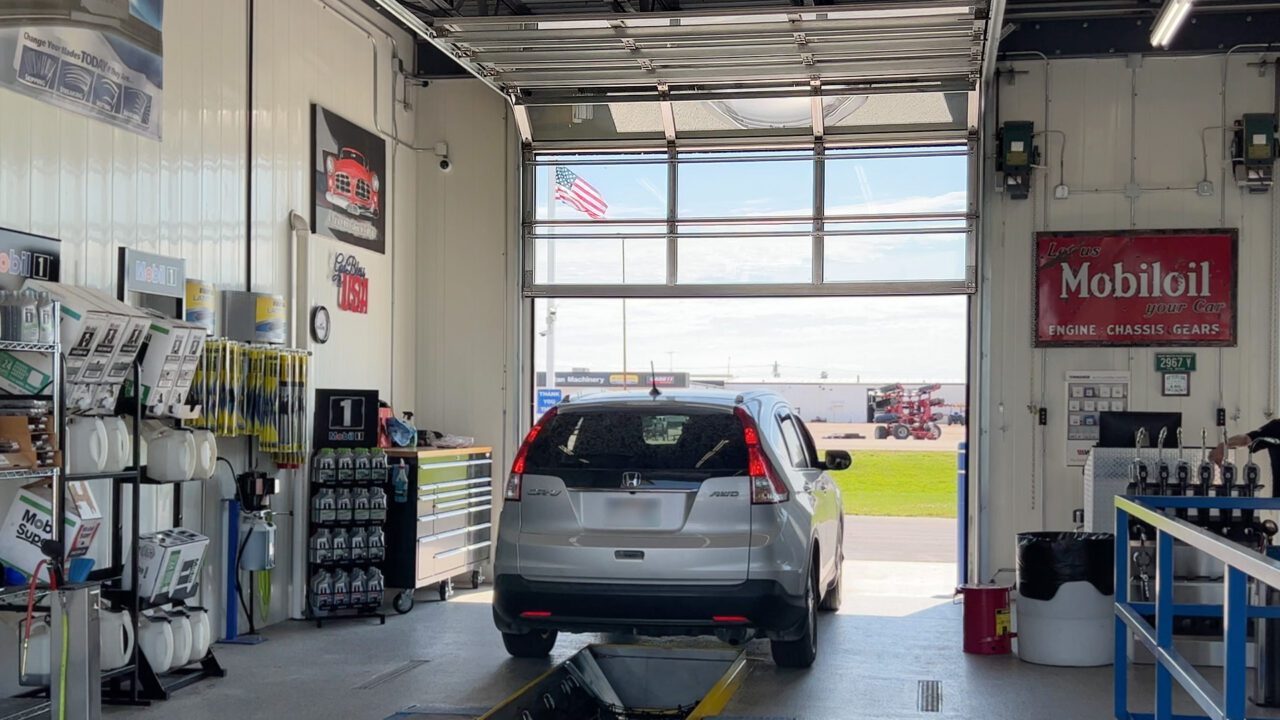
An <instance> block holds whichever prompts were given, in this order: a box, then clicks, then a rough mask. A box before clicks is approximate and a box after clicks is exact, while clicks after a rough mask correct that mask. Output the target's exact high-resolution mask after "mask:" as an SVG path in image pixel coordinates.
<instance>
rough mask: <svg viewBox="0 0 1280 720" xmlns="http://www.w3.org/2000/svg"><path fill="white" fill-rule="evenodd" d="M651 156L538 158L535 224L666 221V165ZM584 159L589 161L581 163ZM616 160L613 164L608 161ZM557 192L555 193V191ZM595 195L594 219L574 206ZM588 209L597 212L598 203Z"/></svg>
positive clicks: (535, 171)
mask: <svg viewBox="0 0 1280 720" xmlns="http://www.w3.org/2000/svg"><path fill="white" fill-rule="evenodd" d="M654 159H655V158H654V156H652V155H647V156H646V155H616V156H591V157H590V158H584V157H583V156H572V155H568V156H550V157H548V156H541V157H539V158H538V160H539V164H538V165H536V166H534V168H532V169H533V177H534V179H535V182H536V183H537V184H536V186H535V187H534V216H535V218H536V219H537V220H538V221H550V220H554V221H557V222H559V221H576V222H586V223H590V222H593V221H595V220H598V219H605V220H665V219H666V217H667V164H666V160H665V158H662V157H659V158H656V162H645V160H654ZM585 160H589V162H588V161H585ZM610 161H614V162H610ZM557 190H559V193H557ZM571 196H576V197H577V198H579V199H581V198H582V197H583V196H595V198H598V199H599V200H603V205H604V207H603V210H602V212H601V213H596V214H597V215H600V217H594V216H593V215H592V214H589V213H588V212H585V211H584V210H582V209H579V208H577V207H575V206H574V205H573V202H572V201H573V200H574V197H571ZM591 202H593V203H595V204H593V205H592V206H591V209H593V210H598V209H600V204H598V201H594V200H593V201H591Z"/></svg>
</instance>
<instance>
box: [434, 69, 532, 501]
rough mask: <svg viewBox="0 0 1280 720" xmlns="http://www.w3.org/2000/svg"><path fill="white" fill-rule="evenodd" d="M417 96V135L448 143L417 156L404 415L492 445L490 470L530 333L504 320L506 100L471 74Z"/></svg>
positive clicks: (501, 467) (511, 269) (508, 271)
mask: <svg viewBox="0 0 1280 720" xmlns="http://www.w3.org/2000/svg"><path fill="white" fill-rule="evenodd" d="M417 103H418V137H419V138H420V142H421V144H423V145H433V144H434V143H437V142H446V143H448V146H449V158H450V160H451V161H452V163H453V168H452V170H451V171H450V172H448V173H443V172H441V171H440V169H439V166H438V158H437V157H436V156H435V155H434V154H431V153H426V154H425V155H424V157H423V162H422V163H421V164H420V173H421V174H420V176H419V183H420V184H419V189H420V191H421V192H420V194H419V199H418V202H419V205H418V236H419V239H420V243H419V246H418V256H417V283H418V296H417V313H418V316H417V332H418V335H417V343H418V346H417V354H418V357H419V358H422V359H423V360H421V361H419V362H418V363H417V373H418V375H417V383H418V385H417V406H416V410H417V411H418V416H417V418H416V420H415V421H416V422H417V424H418V426H419V427H425V428H431V429H433V430H438V431H442V432H451V433H455V434H459V435H470V436H473V437H475V438H476V442H477V444H480V445H492V446H493V447H494V455H493V466H494V473H495V477H498V476H499V475H500V474H501V473H504V472H505V471H506V468H507V467H509V462H510V461H509V453H508V451H509V449H510V448H508V447H506V445H507V443H509V442H511V441H512V438H515V439H517V440H518V436H517V433H518V432H519V423H520V420H521V419H522V418H524V417H526V416H527V415H528V413H527V412H525V413H524V414H521V412H520V411H518V410H516V408H521V407H524V408H527V407H528V402H529V401H528V397H529V395H528V394H527V393H529V392H530V391H529V390H528V386H527V385H523V387H525V390H524V392H525V393H526V394H524V395H521V394H520V390H519V388H520V387H521V386H522V383H523V382H527V381H528V380H530V379H531V378H530V377H529V376H528V372H527V368H526V369H525V371H524V372H523V373H522V372H521V371H519V370H518V369H516V367H515V365H514V363H515V358H516V353H517V351H518V350H519V349H520V346H521V344H524V348H525V352H526V353H529V352H531V351H530V350H529V348H530V344H531V343H532V340H531V338H529V337H527V335H526V334H521V333H520V332H518V331H517V329H516V314H515V308H516V307H517V306H518V305H517V303H518V300H517V298H518V293H519V291H520V282H519V273H518V271H517V269H516V268H517V265H516V264H515V263H516V260H517V253H516V252H515V248H516V239H517V237H518V235H519V233H518V228H519V219H518V215H517V213H518V208H519V190H518V180H519V165H520V152H519V145H518V140H517V138H516V135H515V129H514V126H513V124H512V122H511V120H510V118H509V115H508V108H507V104H506V102H505V101H504V100H503V99H502V98H501V97H500V96H499V95H498V94H497V93H494V92H493V91H492V90H490V89H489V88H488V87H486V86H485V85H483V84H482V83H480V82H479V81H477V80H447V81H440V82H434V83H432V84H431V86H430V87H428V88H425V89H423V90H421V91H419V93H418V95H417ZM427 358H429V360H427ZM522 398H523V400H522ZM498 486H499V484H498V483H495V485H494V487H495V489H498ZM499 491H500V490H499ZM495 522H496V517H495Z"/></svg>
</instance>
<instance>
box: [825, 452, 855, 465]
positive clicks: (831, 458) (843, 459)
mask: <svg viewBox="0 0 1280 720" xmlns="http://www.w3.org/2000/svg"><path fill="white" fill-rule="evenodd" d="M826 466H827V469H828V470H848V469H849V468H850V467H852V466H853V456H852V455H850V454H849V452H848V451H847V450H828V451H827V459H826Z"/></svg>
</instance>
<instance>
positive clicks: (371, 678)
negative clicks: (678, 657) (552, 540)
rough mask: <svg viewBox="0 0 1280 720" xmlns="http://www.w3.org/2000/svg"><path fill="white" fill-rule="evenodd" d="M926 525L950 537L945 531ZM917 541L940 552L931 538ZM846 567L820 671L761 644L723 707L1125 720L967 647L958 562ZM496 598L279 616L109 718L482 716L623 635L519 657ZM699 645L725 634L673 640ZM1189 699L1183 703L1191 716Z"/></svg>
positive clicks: (1142, 673) (1100, 693)
mask: <svg viewBox="0 0 1280 720" xmlns="http://www.w3.org/2000/svg"><path fill="white" fill-rule="evenodd" d="M920 527H924V528H926V529H927V531H928V532H926V535H929V534H932V535H934V536H936V537H935V540H936V541H937V542H939V543H940V542H942V538H941V535H942V533H943V531H944V530H946V529H947V528H946V527H945V526H944V525H941V524H934V525H924V526H917V529H918V528H920ZM951 527H952V528H953V527H954V525H952V526H951ZM899 531H900V532H899V534H900V535H901V537H903V538H905V539H908V540H910V539H912V538H917V539H919V538H918V537H917V535H913V533H912V531H911V529H910V528H906V527H904V528H899ZM926 540H927V538H926ZM907 545H908V546H911V547H916V548H928V547H930V543H929V542H926V541H921V542H915V543H911V542H909V543H907ZM935 552H940V551H935ZM845 572H846V578H847V581H846V588H847V590H846V592H847V596H846V598H845V603H844V607H843V608H842V609H841V611H840V612H839V613H838V614H835V615H825V616H823V617H822V619H821V625H820V630H821V632H820V635H819V638H820V649H819V657H818V661H817V663H816V665H815V666H814V667H813V668H812V669H810V670H808V671H795V670H780V669H778V668H777V667H775V666H774V665H773V663H772V662H771V660H770V659H769V651H768V645H767V644H766V643H764V642H754V643H752V644H750V645H749V646H748V649H747V652H748V654H749V657H751V658H752V659H753V660H754V662H752V664H751V670H750V675H749V677H748V678H747V679H746V681H745V682H744V683H743V685H742V688H741V689H740V690H739V691H738V694H737V695H736V697H735V698H734V699H733V701H732V703H731V705H730V706H729V708H728V709H727V710H726V715H732V716H736V717H758V718H766V717H767V718H778V717H783V718H805V719H807V720H827V719H830V720H837V719H840V720H855V719H863V718H865V719H867V720H871V719H877V720H891V719H893V718H922V717H937V718H984V720H1015V719H1016V720H1025V719H1026V718H1033V717H1036V718H1051V719H1053V720H1076V719H1077V718H1078V719H1080V720H1084V719H1086V718H1088V719H1091V720H1092V719H1095V718H1108V717H1111V716H1112V715H1111V702H1112V700H1111V668H1109V667H1108V668H1094V669H1064V668H1047V667H1038V666H1034V665H1029V664H1027V663H1022V662H1020V661H1018V659H1017V658H1016V657H1014V656H1003V657H976V656H968V655H965V654H964V653H962V652H961V649H960V647H961V622H960V617H961V608H960V606H957V605H952V604H951V593H952V590H953V588H954V587H955V567H954V565H951V564H949V563H943V562H904V561H887V560H867V559H852V557H851V559H849V560H847V561H846V566H845ZM490 599H491V593H490V592H489V591H488V590H486V589H483V588H482V589H481V590H479V591H469V592H465V593H461V594H460V595H459V596H456V597H454V598H453V599H451V600H450V601H448V602H445V603H440V602H437V601H435V600H434V593H432V592H427V591H423V592H420V593H419V604H418V606H417V608H415V609H414V610H413V612H411V613H410V614H408V615H404V616H397V615H392V616H391V617H389V618H388V619H387V624H386V625H385V626H382V627H380V626H378V625H377V624H376V623H374V622H365V621H352V622H345V623H337V624H333V625H329V626H326V627H324V628H323V629H319V630H317V629H316V628H315V626H314V625H312V624H307V623H301V622H296V623H288V624H284V625H279V626H275V627H272V628H269V629H268V630H267V632H266V635H267V636H268V637H269V638H270V641H269V642H267V643H264V644H262V645H259V646H256V647H244V646H218V647H217V650H216V651H217V653H218V656H219V658H220V659H221V660H222V663H223V665H224V666H225V667H226V668H227V670H228V676H227V677H226V678H225V679H222V680H215V681H206V682H203V683H200V684H197V685H195V686H192V687H190V688H188V689H186V690H183V691H181V692H180V693H179V694H177V695H176V696H175V697H174V699H173V700H170V701H169V702H165V703H158V704H156V705H155V706H153V707H151V708H146V709H125V708H110V709H108V711H107V712H108V714H109V715H110V716H111V717H112V718H121V719H126V718H127V719H130V720H131V719H133V718H137V719H139V720H147V719H156V720H158V719H160V718H184V720H204V719H206V718H208V719H209V720H214V719H218V720H221V719H222V718H233V717H235V718H294V717H307V718H310V719H314V720H325V719H328V718H334V719H338V718H341V719H342V720H382V719H383V718H389V717H393V716H395V717H403V718H414V717H425V715H420V714H417V713H415V712H414V710H413V709H411V708H413V707H414V706H418V709H419V711H421V710H423V709H426V708H430V709H431V710H433V711H435V712H439V711H442V710H448V709H454V710H456V711H457V712H458V713H459V714H460V716H462V717H474V715H475V714H476V713H478V711H480V710H482V709H486V708H488V707H491V706H493V705H494V704H496V703H498V702H499V701H501V700H502V699H504V698H506V697H507V696H509V695H510V694H511V693H513V692H514V691H516V690H518V689H519V688H520V687H522V686H523V685H524V684H525V683H527V682H528V681H530V680H532V679H534V678H536V677H537V676H538V675H540V674H542V673H543V672H544V671H546V670H547V669H548V668H549V667H550V665H551V664H552V663H554V662H559V661H562V660H564V659H565V658H567V657H568V656H569V655H571V654H572V653H574V652H576V651H577V650H579V649H580V648H582V647H583V646H584V645H586V644H588V643H591V642H601V641H616V639H614V638H607V639H606V638H601V637H599V636H583V635H562V636H561V638H560V642H559V644H558V646H557V648H556V652H555V653H554V656H553V658H552V659H551V660H550V661H530V660H514V659H511V658H509V657H508V656H507V654H506V652H505V651H504V650H503V648H502V642H501V639H500V637H499V635H498V633H497V631H495V630H494V628H493V624H492V621H491V619H490V612H489V602H490ZM689 642H710V643H714V641H690V640H671V641H664V644H681V643H689ZM1151 676H1152V671H1151V669H1150V668H1149V667H1142V668H1139V669H1138V670H1135V671H1134V673H1133V677H1134V681H1133V682H1134V685H1135V691H1134V693H1133V697H1134V698H1137V699H1136V700H1135V705H1134V708H1133V709H1135V710H1148V711H1149V709H1150V704H1149V701H1148V700H1147V698H1150V697H1151V687H1152V683H1151V680H1150V678H1151ZM928 680H936V681H939V682H940V683H941V688H942V705H941V709H940V711H938V712H928V713H923V712H921V710H919V709H918V706H917V702H918V694H919V684H920V682H921V681H928ZM1183 701H1184V707H1182V708H1180V711H1182V712H1187V711H1190V710H1192V708H1191V707H1190V706H1189V705H1185V698H1183ZM406 709H408V710H406ZM468 710H470V712H468ZM401 711H404V712H403V714H401Z"/></svg>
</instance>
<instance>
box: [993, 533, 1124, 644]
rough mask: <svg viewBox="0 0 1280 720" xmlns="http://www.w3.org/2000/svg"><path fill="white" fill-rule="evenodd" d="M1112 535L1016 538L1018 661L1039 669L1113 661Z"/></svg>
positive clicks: (1049, 534) (1053, 535)
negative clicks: (1049, 666) (1041, 666)
mask: <svg viewBox="0 0 1280 720" xmlns="http://www.w3.org/2000/svg"><path fill="white" fill-rule="evenodd" d="M1114 568H1115V536H1114V535H1112V534H1111V533H1086V532H1026V533H1019V534H1018V600H1017V642H1018V657H1019V658H1021V659H1022V660H1025V661H1026V662H1030V663H1036V664H1038V665H1056V666H1069V667H1095V666H1099V665H1110V664H1111V663H1112V662H1114V661H1115V636H1114V633H1115V624H1114V623H1115V587H1114V586H1115V574H1114Z"/></svg>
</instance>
